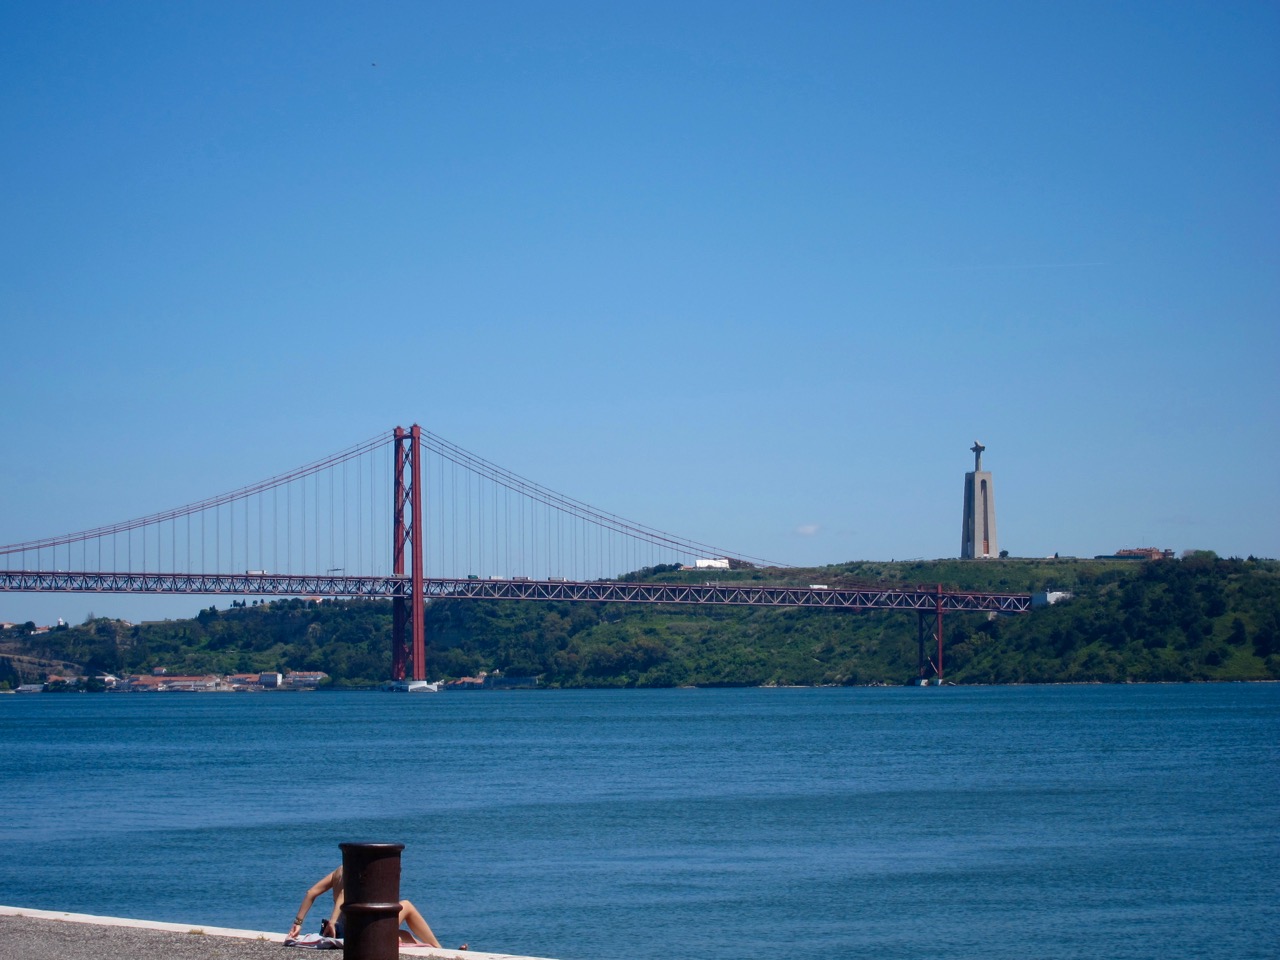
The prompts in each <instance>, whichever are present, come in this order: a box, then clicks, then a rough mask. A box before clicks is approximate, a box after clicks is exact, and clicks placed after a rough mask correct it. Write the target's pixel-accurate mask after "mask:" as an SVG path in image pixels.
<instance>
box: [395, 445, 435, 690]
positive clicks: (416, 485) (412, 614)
mask: <svg viewBox="0 0 1280 960" xmlns="http://www.w3.org/2000/svg"><path fill="white" fill-rule="evenodd" d="M394 443H395V460H396V471H395V490H394V493H393V495H394V501H393V502H394V510H393V517H392V526H393V530H392V537H391V544H392V547H391V549H392V555H391V569H392V573H393V574H394V575H395V576H398V577H403V576H404V574H405V569H404V568H405V563H406V562H408V564H409V567H410V571H409V582H410V590H409V596H408V597H407V598H406V597H401V596H397V597H396V598H395V599H394V600H393V601H392V608H391V678H392V679H393V680H404V679H406V677H405V674H406V673H407V672H408V671H407V665H406V663H405V661H406V659H408V660H410V661H411V662H412V664H413V678H412V679H414V680H425V679H427V663H426V638H425V631H424V628H423V622H422V620H423V613H424V610H423V601H424V598H425V594H424V591H423V569H422V551H423V547H422V538H423V532H424V531H423V528H424V526H425V525H424V524H423V522H422V520H423V517H422V429H421V428H420V427H419V426H418V425H417V424H416V423H415V424H414V425H413V426H412V427H410V428H409V429H408V430H405V429H404V428H403V427H396V429H395V434H394ZM406 554H407V556H406ZM410 643H411V644H412V646H410Z"/></svg>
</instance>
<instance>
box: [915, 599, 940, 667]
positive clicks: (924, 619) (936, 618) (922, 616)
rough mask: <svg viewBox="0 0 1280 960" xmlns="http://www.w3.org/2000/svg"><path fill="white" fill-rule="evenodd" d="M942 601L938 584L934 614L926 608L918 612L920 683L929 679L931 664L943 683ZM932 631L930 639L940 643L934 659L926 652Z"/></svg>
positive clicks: (917, 654)
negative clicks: (931, 621)
mask: <svg viewBox="0 0 1280 960" xmlns="http://www.w3.org/2000/svg"><path fill="white" fill-rule="evenodd" d="M942 601H943V590H942V584H938V594H937V601H936V602H935V603H934V609H933V611H932V615H931V614H930V612H929V611H926V610H919V611H917V613H916V671H917V678H916V679H917V682H918V683H925V682H926V681H927V680H928V677H926V676H925V674H926V673H927V672H928V669H927V668H928V667H930V666H932V667H933V669H934V673H936V674H937V682H938V683H942ZM930 620H933V624H934V627H933V630H932V631H930V630H929V626H928V625H929V621H930ZM930 632H932V634H933V636H932V637H931V638H930V639H932V640H935V641H936V642H937V645H938V659H937V660H934V661H930V660H929V659H927V658H926V656H925V652H924V641H925V637H926V636H927V635H928V634H929V633H930Z"/></svg>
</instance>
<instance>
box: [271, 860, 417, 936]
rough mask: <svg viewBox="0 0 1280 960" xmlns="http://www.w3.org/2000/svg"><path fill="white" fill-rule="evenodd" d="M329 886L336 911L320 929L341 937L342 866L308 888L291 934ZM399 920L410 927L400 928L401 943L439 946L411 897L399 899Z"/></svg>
mask: <svg viewBox="0 0 1280 960" xmlns="http://www.w3.org/2000/svg"><path fill="white" fill-rule="evenodd" d="M326 890H332V891H333V912H332V913H331V914H330V915H329V919H328V920H322V921H321V922H320V932H321V933H322V934H323V935H324V936H326V937H337V938H339V939H341V938H342V935H343V932H344V931H343V923H342V905H343V902H344V900H345V897H344V892H343V885H342V867H338V869H337V870H335V871H333V873H330V874H328V875H327V876H325V877H322V878H321V879H320V880H318V881H317V882H316V883H315V884H314V885H313V886H312V887H311V889H310V890H308V891H307V895H306V896H305V897H303V898H302V906H300V907H299V908H298V914H297V916H295V917H294V918H293V926H292V927H290V928H289V936H290V937H296V936H297V935H298V931H300V930H301V929H302V924H303V922H305V921H306V919H307V911H308V910H310V909H311V905H312V904H313V903H315V902H316V897H318V896H320V895H321V894H323V893H324V892H325V891H326ZM400 923H402V924H404V925H406V926H407V927H408V928H409V929H408V930H401V931H400V940H401V942H402V943H425V944H426V945H427V946H429V947H438V946H440V941H439V940H437V939H436V935H435V934H434V933H432V932H431V928H430V927H429V926H427V921H426V920H424V919H423V918H422V914H421V913H419V912H418V908H417V907H415V906H414V905H413V904H412V903H410V902H409V901H408V900H401V901H400Z"/></svg>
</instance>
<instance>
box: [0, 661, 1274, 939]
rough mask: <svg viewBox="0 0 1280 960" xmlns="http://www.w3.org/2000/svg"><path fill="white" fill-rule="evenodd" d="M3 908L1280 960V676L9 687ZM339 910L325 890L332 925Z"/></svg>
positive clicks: (1, 703)
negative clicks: (359, 877)
mask: <svg viewBox="0 0 1280 960" xmlns="http://www.w3.org/2000/svg"><path fill="white" fill-rule="evenodd" d="M0 743H2V744H3V757H4V765H3V770H2V771H0V809H2V810H3V816H0V903H3V904H6V905H10V906H23V907H36V908H41V909H49V910H68V911H73V912H80V913H92V914H102V915H110V916H126V917H135V918H145V919H152V920H168V921H174V922H179V923H191V924H193V925H201V924H203V925H211V926H232V927H242V928H249V929H268V930H280V931H283V930H284V929H285V928H286V927H287V925H288V922H289V920H290V918H292V917H293V915H294V913H295V911H296V910H297V908H298V903H299V901H300V900H301V898H302V894H303V892H304V891H305V889H306V888H307V886H308V885H310V884H311V883H312V882H313V881H314V880H316V879H318V878H319V877H320V876H321V875H322V874H323V873H325V872H326V871H327V870H329V869H331V868H332V867H333V866H335V865H336V864H337V863H338V862H339V861H340V857H341V853H340V851H339V849H338V844H339V843H340V842H342V841H348V840H353V841H362V840H368V841H384V842H398V843H403V844H405V850H404V854H403V873H402V884H401V895H402V896H405V897H408V898H409V899H411V900H413V901H414V902H415V903H416V904H417V905H418V906H419V907H420V908H421V909H422V910H423V912H424V913H425V914H426V916H427V918H428V920H429V921H430V922H431V924H432V926H433V927H434V928H435V931H436V933H437V935H438V936H439V937H440V938H441V941H442V942H443V943H444V944H445V945H446V946H456V945H458V944H459V943H461V942H462V941H464V940H465V941H469V942H470V944H471V946H472V947H473V948H474V949H482V950H491V951H495V952H510V953H521V954H529V955H535V956H544V957H560V958H564V960H614V958H617V960H623V958H626V960H634V958H640V960H645V958H664V960H666V958H670V957H673V956H694V957H699V958H705V960H718V958H725V960H728V958H741V957H764V958H789V957H809V956H822V957H824V958H844V957H850V958H852V957H868V958H870V957H875V958H898V957H901V958H907V957H911V958H917V957H922V956H928V957H935V958H976V957H983V958H988V957H997V958H999V957H1010V958H1013V957H1017V958H1025V957H1039V958H1073V957H1081V958H1084V957H1087V958H1102V957H1105V958H1112V960H1121V958H1167V957H1192V956H1194V957H1200V958H1209V960H1213V958H1223V960H1227V958H1230V960H1241V958H1250V957H1276V956H1280V906H1278V905H1280V766H1278V764H1277V760H1278V759H1280V755H1278V754H1280V749H1278V745H1280V685H1277V684H1229V685H1161V686H1088V687H1067V686H1063V687H1054V686H1049V687H945V688H895V689H888V688H877V689H869V688H856V689H813V690H810V689H779V690H757V689H751V690H654V691H562V692H510V693H492V692H491V693H448V694H438V695H411V696H392V695H388V694H375V693H316V694H286V693H281V694H259V695H249V694H239V695H227V694H221V695H220V694H204V695H199V694H154V695H138V694H134V695H123V696H119V695H49V694H46V695H40V696H25V697H24V696H8V697H0ZM320 916H321V912H320V911H319V910H313V912H312V915H311V917H310V918H309V921H308V929H315V928H316V927H317V925H318V922H319V918H320Z"/></svg>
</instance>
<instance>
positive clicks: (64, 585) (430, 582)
mask: <svg viewBox="0 0 1280 960" xmlns="http://www.w3.org/2000/svg"><path fill="white" fill-rule="evenodd" d="M422 589H423V592H422V595H423V597H424V598H425V599H427V600H431V599H465V600H544V601H552V600H562V601H564V600H567V601H590V602H598V603H666V604H682V605H689V604H722V605H723V604H728V605H736V606H752V607H820V608H824V609H831V610H917V611H937V610H939V609H940V610H942V612H944V613H961V612H966V611H968V612H995V613H1026V612H1027V611H1028V610H1030V609H1031V597H1030V595H1029V594H1016V593H1015V594H1011V593H975V592H968V591H964V592H962V591H939V590H938V589H937V588H936V587H934V588H932V589H929V588H926V587H920V588H916V589H902V590H884V589H865V588H863V589H841V588H832V589H813V588H811V587H765V586H755V585H745V584H742V585H739V584H697V585H695V584H683V583H629V582H619V581H614V580H595V581H564V580H472V579H465V580H458V579H452V578H423V582H422ZM0 591H11V592H30V593H47V592H63V593H178V594H182V593H193V594H239V595H244V596H287V597H300V596H301V597H335V598H336V597H383V598H392V599H394V598H397V597H399V598H408V597H410V596H411V594H412V592H413V588H412V578H410V577H407V576H398V577H395V576H392V577H334V576H307V575H298V576H288V575H285V576H277V575H275V574H253V573H246V574H183V573H74V572H73V573H68V572H63V571H57V572H30V571H0Z"/></svg>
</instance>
